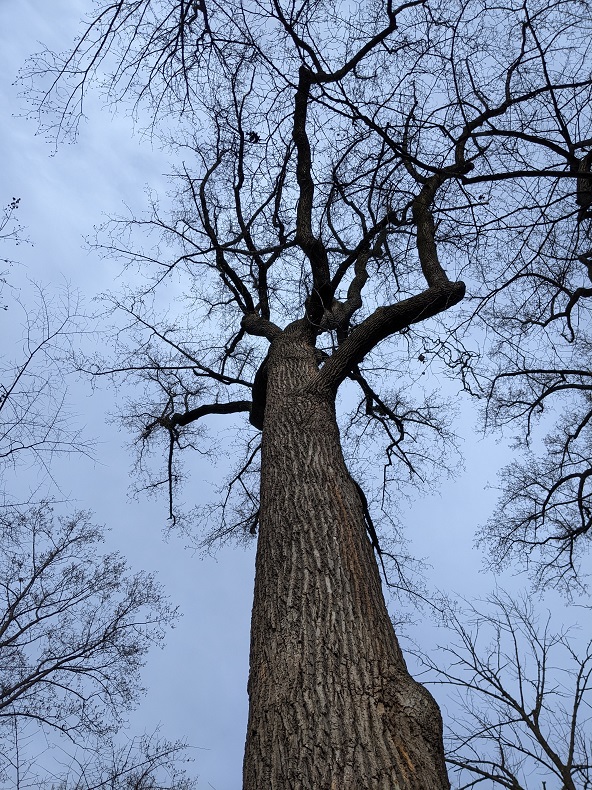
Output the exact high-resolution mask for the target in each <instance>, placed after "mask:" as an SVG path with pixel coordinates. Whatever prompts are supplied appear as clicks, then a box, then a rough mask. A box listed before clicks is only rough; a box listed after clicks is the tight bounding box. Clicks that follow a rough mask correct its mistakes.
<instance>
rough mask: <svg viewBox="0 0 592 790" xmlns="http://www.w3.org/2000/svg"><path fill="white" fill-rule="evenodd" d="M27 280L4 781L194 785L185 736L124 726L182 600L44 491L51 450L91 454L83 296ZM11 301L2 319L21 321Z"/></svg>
mask: <svg viewBox="0 0 592 790" xmlns="http://www.w3.org/2000/svg"><path fill="white" fill-rule="evenodd" d="M17 208H18V200H16V199H13V202H12V203H11V205H10V206H9V209H8V210H7V212H6V215H5V218H4V220H5V221H4V222H3V221H2V220H0V239H3V240H6V239H13V240H14V239H17V240H18V238H19V237H20V236H19V234H20V232H21V228H20V226H18V225H17V224H16V223H15V222H14V218H13V217H12V213H13V212H15V211H16V209H17ZM11 223H13V224H12V227H11ZM6 228H8V230H7V231H6V232H5V233H4V235H2V231H3V230H4V229H6ZM31 291H33V292H34V294H35V295H36V297H37V302H36V304H34V305H33V307H32V308H30V309H28V310H27V309H26V307H25V304H24V303H23V302H21V301H20V299H19V298H18V297H15V299H14V300H13V302H14V304H19V306H20V307H22V309H23V311H24V313H25V323H24V337H23V338H22V347H21V348H20V349H19V353H18V354H17V356H16V358H15V359H12V360H11V359H9V358H7V357H2V358H1V360H0V780H1V781H3V782H9V783H10V784H11V786H12V787H15V788H17V790H24V788H28V787H36V788H40V787H47V788H48V790H49V788H50V787H51V788H52V790H54V788H56V787H58V786H59V787H60V789H61V790H91V788H92V789H93V790H98V788H107V787H108V788H111V790H113V788H122V790H123V788H126V790H132V789H133V790H156V788H157V787H158V788H163V790H164V788H167V790H190V788H192V787H194V786H195V781H194V780H191V779H189V778H187V777H186V775H185V772H184V771H183V769H182V767H181V764H182V763H183V762H186V761H187V757H186V749H187V747H186V744H185V743H183V742H174V743H173V742H170V741H167V740H165V739H163V738H160V737H159V736H158V734H157V733H155V734H154V735H153V736H144V737H142V738H135V739H131V740H130V741H129V742H128V743H125V741H124V740H122V738H121V733H120V731H121V725H122V723H123V722H124V721H125V715H126V713H127V712H128V711H129V710H130V709H131V708H133V707H135V705H136V703H137V700H138V697H139V695H140V693H141V692H142V688H141V685H140V669H141V667H142V666H143V664H144V660H145V657H146V653H147V651H148V650H149V648H150V647H152V646H153V645H154V644H158V643H159V642H161V641H162V639H163V638H164V634H165V631H166V630H167V628H168V627H170V626H171V624H172V623H173V622H174V620H175V619H176V614H177V613H176V610H175V609H174V608H172V607H171V606H170V604H169V602H168V599H167V598H166V596H165V595H164V592H163V590H162V588H161V587H160V585H159V584H158V583H157V582H156V580H155V577H154V575H152V574H148V573H136V574H131V573H130V571H129V568H128V567H127V565H126V563H125V561H124V560H123V558H122V557H121V556H120V555H119V554H117V553H110V554H103V555H101V554H100V545H101V543H102V542H103V540H104V534H103V530H102V529H101V528H99V527H97V526H95V525H93V524H92V523H91V520H90V516H89V514H88V513H84V512H78V513H73V514H70V515H69V516H66V517H62V518H57V517H54V514H53V508H52V503H51V502H50V501H49V500H44V499H43V496H42V495H41V497H40V491H46V490H47V481H48V479H49V481H50V484H53V486H57V483H56V481H55V479H54V478H53V473H52V470H51V461H52V458H53V456H54V455H55V454H56V453H58V454H59V453H73V452H76V453H86V454H88V453H89V450H90V445H89V443H88V441H87V440H86V439H84V437H82V436H81V433H80V431H79V430H78V429H76V427H74V424H73V420H72V416H71V414H69V412H68V409H67V406H66V393H65V387H64V380H63V379H64V370H63V362H64V359H65V356H66V351H67V348H68V347H69V344H70V342H71V341H72V337H73V336H75V335H77V334H79V333H80V332H81V330H82V326H81V316H80V312H79V306H78V303H77V301H76V300H75V299H73V298H72V295H71V294H70V293H69V292H67V291H65V292H64V293H63V294H61V295H60V296H59V297H57V298H55V299H53V300H52V299H50V298H49V297H48V296H47V293H46V292H45V291H43V290H42V289H41V288H39V287H38V286H35V285H33V284H31ZM12 306H13V305H11V309H10V312H8V313H7V314H6V318H5V320H6V321H8V320H9V319H10V320H11V322H12V326H11V330H12V332H14V331H15V329H14V323H15V322H16V321H17V316H15V315H14V310H13V309H12ZM7 309H8V308H7ZM10 335H11V333H10V332H8V331H5V335H4V337H5V340H7V341H8V339H9V338H10ZM23 466H26V467H28V469H29V471H30V470H34V471H38V472H39V473H40V480H38V481H36V486H35V489H36V490H35V492H34V494H33V493H32V492H25V500H26V501H25V503H23V502H19V499H20V498H22V489H21V491H20V492H19V495H17V493H16V491H15V490H14V488H13V482H14V479H13V478H11V476H10V471H12V472H13V473H14V472H15V471H16V470H17V469H18V468H19V467H20V468H22V467H23ZM50 490H51V485H50ZM35 498H37V502H34V501H33V500H34V499H35ZM39 498H40V500H41V501H39ZM65 744H67V746H68V747H69V748H70V749H71V750H74V751H73V753H72V754H71V755H70V756H69V757H68V751H67V749H65ZM47 751H50V752H51V753H52V754H53V756H54V760H55V765H53V766H51V759H50V758H48V759H43V757H42V755H43V753H44V752H47ZM56 755H57V756H56ZM56 772H57V773H56ZM161 780H162V781H161ZM56 782H57V785H56Z"/></svg>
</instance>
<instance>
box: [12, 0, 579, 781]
mask: <svg viewBox="0 0 592 790" xmlns="http://www.w3.org/2000/svg"><path fill="white" fill-rule="evenodd" d="M590 27H591V21H590V16H589V14H588V11H587V6H586V5H585V4H583V3H581V2H576V0H569V1H568V2H561V3H559V2H553V3H548V2H540V1H539V0H532V1H531V0H527V1H526V2H520V3H511V4H509V5H505V6H503V7H502V6H497V5H494V6H491V5H489V4H488V3H487V2H484V1H483V0H469V1H468V2H458V3H447V4H440V3H438V2H430V0H411V1H410V2H407V3H402V4H401V5H399V6H395V5H393V3H392V2H391V0H385V1H384V2H383V1H382V0H376V2H371V3H363V4H358V5H354V6H352V4H351V3H345V2H343V3H341V2H337V3H335V2H331V3H328V2H324V0H317V1H316V2H286V3H283V2H281V0H269V2H255V0H232V1H231V2H226V3H224V4H222V3H218V2H216V0H209V1H208V0H204V1H203V2H200V3H197V4H195V3H191V4H190V3H188V2H184V1H183V0H180V1H179V2H172V3H171V2H164V1H163V0H120V1H119V2H110V3H107V2H103V3H99V6H98V9H97V10H96V11H95V12H94V14H93V16H92V17H91V18H90V21H87V23H86V24H85V26H84V27H83V30H82V33H81V37H80V39H79V40H78V42H77V43H76V45H75V47H74V49H73V51H71V52H70V54H67V55H66V56H64V57H60V56H56V55H52V54H50V53H42V54H41V55H39V56H38V57H37V58H34V59H33V60H32V61H31V63H30V64H29V67H28V69H27V71H26V73H25V75H24V78H29V79H31V80H32V81H33V82H32V84H33V88H32V90H33V91H34V92H35V91H37V93H36V94H35V93H33V98H35V97H36V98H37V100H38V106H39V109H40V110H41V111H43V112H46V111H48V110H55V111H56V112H57V114H56V115H54V116H53V118H54V119H57V120H55V125H54V128H53V131H54V133H55V134H56V135H57V137H58V138H59V137H60V136H63V135H64V134H67V133H71V132H73V133H75V132H76V131H77V129H78V121H79V118H80V117H81V112H82V102H83V99H84V97H85V95H86V91H87V87H88V86H89V84H90V83H91V82H92V81H93V79H99V80H101V81H102V84H103V87H104V89H105V91H106V96H107V100H111V101H113V102H120V101H122V100H124V99H125V98H126V97H128V98H131V100H132V102H133V103H134V108H135V110H136V111H137V112H138V113H141V111H142V107H147V108H148V109H149V111H150V113H151V115H150V124H151V126H152V130H153V133H154V134H157V135H161V136H162V137H163V138H166V137H168V138H169V140H170V144H171V147H172V149H173V151H174V153H175V154H176V155H178V164H177V174H176V178H175V183H176V187H177V188H176V192H175V196H174V199H173V202H172V205H171V206H170V208H167V207H163V206H162V205H161V202H160V201H159V199H158V198H156V197H154V198H153V199H152V204H151V211H149V212H148V214H147V215H146V216H145V217H140V218H134V217H130V218H127V219H125V218H124V219H122V220H121V221H119V222H117V221H116V222H114V223H113V224H112V225H111V226H110V227H109V228H108V229H107V232H110V233H111V237H110V238H108V239H107V241H103V242H102V243H103V245H104V247H105V248H106V251H107V253H108V254H109V255H120V256H121V257H123V259H124V260H126V261H127V262H128V263H129V264H130V267H134V266H139V267H140V268H141V270H142V272H144V273H145V274H146V277H147V278H148V279H147V281H145V282H144V283H143V284H142V285H141V286H139V287H135V288H134V289H132V291H131V292H130V293H123V292H120V293H117V294H113V295H112V296H111V297H110V298H111V302H112V304H113V305H114V307H115V309H116V310H117V311H120V314H122V315H123V316H124V321H125V326H124V327H123V328H122V330H121V332H120V333H119V334H118V335H117V345H118V349H117V350H118V352H119V355H118V359H117V360H116V361H115V362H113V361H108V362H103V361H101V360H99V359H97V360H94V361H90V362H87V363H86V366H87V368H88V369H89V370H90V371H91V372H93V373H95V374H96V375H104V374H112V375H122V374H123V375H128V376H129V377H131V378H135V379H136V380H137V379H139V390H138V399H137V403H136V405H135V406H130V409H129V414H128V422H129V423H130V424H131V425H132V426H134V427H135V428H136V430H137V435H138V442H139V447H140V456H141V459H143V458H144V457H145V455H146V453H147V452H148V451H149V449H150V448H151V447H154V446H155V444H156V446H157V447H158V443H159V442H161V443H163V444H164V448H165V453H164V456H165V467H166V468H165V470H164V471H163V472H162V473H160V475H158V476H157V477H156V479H155V480H154V485H161V484H162V485H165V486H167V487H168V490H169V507H170V515H171V517H173V518H174V517H175V516H176V515H177V513H176V511H175V505H174V502H173V490H174V484H175V482H176V481H177V479H178V476H179V467H178V466H177V464H178V455H179V454H178V451H180V450H183V449H190V448H193V449H198V450H201V451H203V447H204V426H205V425H207V423H208V422H209V421H211V420H218V419H219V418H220V417H222V416H223V415H228V414H234V415H238V416H239V418H240V415H241V414H242V415H244V416H245V417H246V416H247V415H248V417H249V422H250V426H251V427H249V426H248V425H247V424H246V421H244V422H243V427H242V430H241V433H242V435H243V437H244V442H243V443H244V445H245V449H246V457H245V460H244V462H243V463H242V464H241V465H240V467H239V470H238V472H237V474H236V475H235V476H234V477H233V479H232V481H231V491H235V492H236V496H237V504H238V510H239V511H240V515H239V517H238V518H237V519H236V522H237V523H238V524H239V525H240V526H242V527H243V528H247V531H248V532H249V533H255V532H258V556H257V571H256V584H255V602H254V609H253V621H252V642H251V676H250V682H249V694H250V717H249V724H248V731H247V744H246V754H245V763H244V788H245V790H254V788H259V787H263V786H271V787H275V786H277V787H280V786H290V787H293V788H301V787H302V788H308V787H328V786H339V787H356V788H376V787H389V788H394V787H396V788H422V789H423V790H425V789H426V788H443V787H446V786H447V779H446V774H445V767H444V759H443V750H442V737H441V725H440V714H439V712H438V709H437V706H436V705H435V703H434V701H433V700H432V698H431V697H430V696H429V694H428V693H427V692H426V691H425V690H424V689H422V688H421V687H420V686H419V685H418V684H416V683H415V681H413V680H412V678H411V677H410V676H409V674H408V672H407V669H406V667H405V663H404V661H403V659H402V656H401V652H400V649H399V646H398V643H397V641H396V638H395V635H394V633H393V631H392V627H391V624H390V621H389V618H388V614H387V611H386V607H385V605H384V601H383V597H382V591H381V586H380V580H379V576H378V570H377V565H376V561H375V558H374V555H373V550H376V551H377V553H379V554H380V544H379V538H378V536H377V534H376V530H375V528H374V524H373V520H372V517H371V513H370V508H369V506H368V501H367V497H366V495H365V494H364V493H363V491H362V489H361V487H360V485H359V484H358V483H357V482H356V481H355V480H354V479H353V478H352V476H351V475H350V472H349V471H348V469H347V467H346V465H345V463H344V456H343V451H342V446H341V437H340V433H339V430H338V423H337V417H336V396H337V393H338V390H340V388H341V389H346V388H348V389H349V390H350V391H355V392H356V393H357V404H356V405H355V406H354V408H353V411H352V413H351V414H350V416H349V420H348V419H344V420H343V428H344V429H345V430H344V439H345V445H346V446H345V453H346V456H347V457H348V459H349V458H351V457H352V456H353V455H354V453H353V452H352V451H351V448H354V449H355V451H356V453H357V454H358V458H359V457H360V456H359V453H360V448H361V447H363V445H364V442H365V441H366V439H368V438H369V439H370V445H367V447H370V448H372V447H373V445H372V442H373V441H375V440H376V438H377V437H380V439H381V441H382V443H383V446H384V447H385V449H386V461H385V466H384V470H385V471H384V482H385V483H386V484H387V487H388V484H389V482H392V481H395V482H399V481H400V480H401V479H402V478H403V477H406V476H409V475H411V476H414V475H415V476H416V477H419V476H421V475H423V477H424V479H425V480H426V481H427V485H428V486H429V485H431V484H432V475H433V469H434V467H433V466H432V467H430V465H429V461H430V460H431V461H432V462H433V461H434V460H436V461H438V460H439V459H441V458H442V457H443V456H445V452H444V453H443V454H442V453H441V454H440V455H438V452H435V453H434V452H433V451H432V448H431V446H430V445H431V442H430V439H431V437H434V438H435V439H436V440H437V442H439V441H441V440H444V441H445V440H446V439H447V438H448V434H447V423H446V419H445V418H442V416H441V410H440V409H439V408H438V406H439V404H438V402H437V399H436V398H435V397H433V396H431V395H430V394H429V392H428V393H427V394H426V397H425V398H422V400H420V402H419V403H418V402H416V401H414V400H413V397H412V394H411V393H412V391H413V385H414V384H416V383H417V381H418V380H420V377H421V375H422V373H423V372H424V371H426V370H429V371H430V375H432V373H431V372H432V371H437V370H438V361H439V360H443V361H444V362H445V363H446V364H447V365H448V366H449V368H451V369H452V370H454V371H455V372H457V371H458V372H460V373H461V374H462V376H463V377H464V378H463V380H464V382H465V384H466V386H468V387H471V386H472V387H473V389H476V390H477V391H479V392H486V391H487V390H486V389H485V388H484V385H483V384H482V383H479V384H478V385H475V383H474V382H475V378H474V377H475V376H478V377H480V378H479V379H478V381H481V382H482V377H483V376H485V377H487V376H488V375H489V376H490V378H491V377H492V376H493V380H494V384H493V385H492V386H493V389H494V390H495V387H496V384H495V382H496V381H498V379H496V378H495V374H491V373H488V371H487V370H484V366H483V364H482V360H481V359H479V358H477V356H476V353H475V348H476V347H478V346H479V345H480V346H481V347H482V349H483V355H482V356H483V357H484V358H485V361H487V360H488V359H489V357H490V355H492V354H494V353H498V354H501V355H502V356H503V355H504V354H505V355H506V357H508V355H510V356H512V355H513V357H514V358H517V356H516V355H520V354H524V353H526V352H525V351H524V349H526V348H528V349H531V350H532V349H533V348H534V349H535V350H536V349H538V348H540V346H541V345H542V342H543V340H544V341H545V342H551V341H553V340H554V338H553V337H552V335H551V334H550V330H549V327H552V329H553V331H555V329H556V327H557V332H558V333H559V334H560V335H561V334H562V332H563V333H565V327H566V326H567V327H569V326H572V327H573V326H574V325H576V324H578V322H579V320H580V318H579V317H580V316H581V320H582V323H583V322H584V319H585V317H586V315H587V311H588V310H589V307H588V302H587V299H588V297H589V293H588V288H587V286H585V285H584V284H583V283H585V282H586V281H587V277H588V269H587V263H586V261H587V260H588V258H587V256H588V254H589V250H590V246H589V243H588V242H589V238H588V235H587V234H588V230H587V229H588V223H589V217H588V211H589V201H588V189H589V184H590V182H591V180H592V178H591V176H590V173H589V166H588V165H589V155H588V150H589V148H590V145H591V142H592V126H591V119H590V106H591V103H590V97H591V91H592V75H591V74H590V67H589V61H590V47H591V46H592V43H591V42H592V36H590V32H591V31H590ZM105 75H106V76H105ZM43 80H45V82H43ZM42 117H44V118H46V117H48V116H47V115H43V116H42ZM150 232H152V234H153V236H154V238H155V245H154V246H153V247H149V246H146V245H144V246H142V245H141V244H138V237H139V236H140V234H143V235H146V234H148V233H150ZM167 307H168V309H169V313H168V314H167V312H166V308H167ZM549 310H552V311H555V312H554V313H553V316H555V313H557V316H558V320H557V321H554V320H553V321H551V323H550V324H549V322H548V321H547V317H548V316H547V314H548V312H549ZM576 317H577V320H576ZM479 322H481V323H479ZM531 326H532V327H542V328H543V330H544V337H543V339H541V337H539V336H536V333H531V332H530V331H529V330H530V327H531ZM467 327H469V328H470V330H471V332H472V334H470V335H467V333H466V331H465V329H466V328H467ZM479 327H481V329H480V328H479ZM545 332H546V334H545ZM522 335H524V338H523V337H522ZM492 340H493V341H494V342H493V343H492V342H491V341H492ZM496 340H499V341H500V343H498V344H497V346H496V344H495V341H496ZM568 341H569V337H566V340H565V342H568ZM549 347H550V348H552V346H549ZM570 348H573V345H572V346H570ZM508 349H509V351H508ZM550 353H554V352H550ZM521 370H522V371H523V370H524V368H522V369H521ZM578 370H579V368H578ZM387 371H388V372H390V373H392V374H395V375H394V376H392V377H391V381H390V383H389V382H388V381H385V378H386V375H385V373H386V372H387ZM501 373H502V374H504V371H501ZM424 380H425V381H428V380H429V378H428V377H427V376H426V378H425V379H424ZM436 381H437V379H436ZM479 388H480V389H479ZM426 389H427V387H426ZM415 391H417V388H416V390H415ZM491 391H492V392H493V390H491ZM490 402H491V406H492V408H493V407H494V402H495V396H492V400H491V401H490ZM235 419H236V417H235ZM584 424H585V425H587V423H586V421H584ZM256 431H261V436H259V433H256ZM580 433H582V431H580ZM426 437H427V438H426ZM213 444H214V447H215V446H216V440H215V437H214V442H213ZM348 448H349V449H348ZM368 452H369V451H368ZM426 462H428V463H426ZM370 465H371V464H370V463H368V464H367V466H370ZM255 481H256V482H257V483H260V487H259V489H258V486H257V485H253V483H254V482H255ZM230 526H232V525H230ZM367 533H368V535H369V537H370V540H368V539H367V537H366V534H367Z"/></svg>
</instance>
